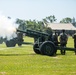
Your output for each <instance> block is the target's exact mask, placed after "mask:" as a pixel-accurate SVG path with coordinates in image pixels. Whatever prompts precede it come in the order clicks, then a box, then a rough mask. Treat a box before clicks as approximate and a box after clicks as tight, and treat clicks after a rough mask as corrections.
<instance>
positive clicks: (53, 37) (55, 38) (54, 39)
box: [52, 31, 58, 54]
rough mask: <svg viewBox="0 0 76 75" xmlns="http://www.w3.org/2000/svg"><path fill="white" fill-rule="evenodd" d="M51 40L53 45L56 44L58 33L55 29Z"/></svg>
mask: <svg viewBox="0 0 76 75" xmlns="http://www.w3.org/2000/svg"><path fill="white" fill-rule="evenodd" d="M52 40H53V42H54V44H55V46H58V34H57V32H56V31H55V34H54V35H53V36H52ZM56 53H57V50H56V51H55V54H56Z"/></svg>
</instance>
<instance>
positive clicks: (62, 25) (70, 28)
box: [48, 23, 76, 35]
mask: <svg viewBox="0 0 76 75" xmlns="http://www.w3.org/2000/svg"><path fill="white" fill-rule="evenodd" d="M48 27H50V28H51V29H52V30H57V31H59V32H61V30H63V29H64V30H66V31H67V33H69V34H70V35H72V33H74V31H75V30H76V27H74V26H73V24H71V23H48Z"/></svg>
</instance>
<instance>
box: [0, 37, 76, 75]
mask: <svg viewBox="0 0 76 75" xmlns="http://www.w3.org/2000/svg"><path fill="white" fill-rule="evenodd" d="M25 40H26V41H31V42H33V39H31V38H26V39H25ZM67 46H68V47H73V39H72V38H69V40H68V44H67ZM32 47H33V46H31V45H28V46H27V45H23V46H22V47H18V46H16V47H14V48H13V47H11V48H8V47H6V46H5V44H0V75H76V55H75V54H74V52H73V51H67V52H66V55H61V54H60V51H59V50H58V51H57V56H54V57H53V56H52V57H51V56H44V55H37V54H35V53H34V52H33V48H32Z"/></svg>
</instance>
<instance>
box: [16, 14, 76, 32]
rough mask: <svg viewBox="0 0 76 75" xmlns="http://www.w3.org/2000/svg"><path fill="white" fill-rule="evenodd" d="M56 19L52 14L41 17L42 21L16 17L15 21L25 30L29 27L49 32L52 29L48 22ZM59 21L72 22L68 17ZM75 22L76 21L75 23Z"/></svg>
mask: <svg viewBox="0 0 76 75" xmlns="http://www.w3.org/2000/svg"><path fill="white" fill-rule="evenodd" d="M56 21H57V19H56V17H55V16H54V15H51V16H48V17H45V18H43V19H42V21H38V20H31V19H30V20H22V19H18V18H17V19H16V23H17V24H19V29H22V30H25V29H31V30H36V31H40V32H48V33H49V32H50V31H52V29H51V28H48V23H54V22H56ZM60 23H72V19H71V18H69V17H66V18H63V19H62V20H61V21H60ZM75 24H76V23H75Z"/></svg>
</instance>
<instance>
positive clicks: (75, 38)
mask: <svg viewBox="0 0 76 75" xmlns="http://www.w3.org/2000/svg"><path fill="white" fill-rule="evenodd" d="M73 39H74V48H76V32H75V33H74V35H73ZM75 55H76V50H75Z"/></svg>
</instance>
